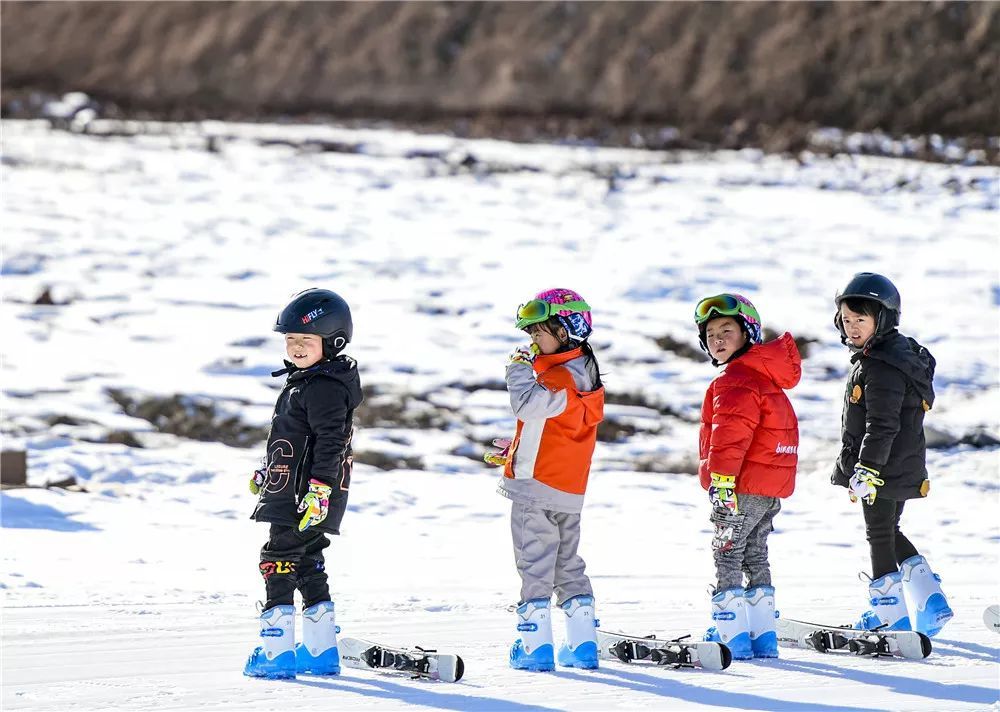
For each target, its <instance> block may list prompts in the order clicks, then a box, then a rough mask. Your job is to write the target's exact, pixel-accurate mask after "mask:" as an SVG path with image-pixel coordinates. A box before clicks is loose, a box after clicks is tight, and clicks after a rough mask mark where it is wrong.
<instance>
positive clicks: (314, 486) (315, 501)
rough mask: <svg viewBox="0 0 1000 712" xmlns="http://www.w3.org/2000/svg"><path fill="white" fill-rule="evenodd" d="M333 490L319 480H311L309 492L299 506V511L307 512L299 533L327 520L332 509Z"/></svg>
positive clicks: (300, 523) (301, 522)
mask: <svg viewBox="0 0 1000 712" xmlns="http://www.w3.org/2000/svg"><path fill="white" fill-rule="evenodd" d="M332 491H333V488H332V487H331V486H330V485H326V484H323V483H322V482H320V481H319V480H309V491H308V492H306V496H305V497H303V498H302V502H301V503H300V504H299V511H300V512H305V515H304V516H303V517H302V521H300V522H299V531H300V532H304V531H305V530H306V529H308V528H309V527H312V526H315V525H317V524H319V523H320V522H322V521H323V520H324V519H326V515H327V512H328V511H329V509H330V493H331V492H332Z"/></svg>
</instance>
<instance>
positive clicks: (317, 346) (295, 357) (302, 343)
mask: <svg viewBox="0 0 1000 712" xmlns="http://www.w3.org/2000/svg"><path fill="white" fill-rule="evenodd" d="M285 353H287V354H288V360H289V361H291V362H292V363H294V364H295V365H296V366H297V367H298V368H309V367H310V366H315V365H316V364H317V363H319V362H320V361H321V360H322V359H323V339H322V338H321V337H319V336H317V335H316V334H285Z"/></svg>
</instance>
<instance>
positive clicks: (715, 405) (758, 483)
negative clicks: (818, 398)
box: [698, 333, 802, 497]
mask: <svg viewBox="0 0 1000 712" xmlns="http://www.w3.org/2000/svg"><path fill="white" fill-rule="evenodd" d="M801 376H802V358H801V356H799V350H798V347H796V345H795V340H794V339H793V338H792V335H791V334H788V333H786V334H785V335H784V336H782V337H781V338H779V339H775V340H774V341H769V342H768V343H766V344H759V345H756V346H752V347H750V350H749V351H747V352H746V353H745V354H743V355H742V356H740V357H738V358H737V359H736V360H735V361H732V362H731V363H729V364H727V365H726V370H725V371H723V372H722V373H721V374H719V376H718V377H716V379H715V380H714V381H712V383H711V385H709V387H708V392H707V393H705V402H704V403H702V406H701V433H700V437H699V447H698V455H699V457H700V459H701V467H700V468H699V475H700V477H701V486H702V487H704V488H705V489H708V486H709V484H710V483H711V474H712V473H713V472H717V473H719V474H722V475H736V493H737V494H743V493H746V494H757V495H762V496H765V497H788V496H789V495H790V494H791V493H792V491H793V490H794V489H795V470H796V467H797V465H798V450H799V422H798V419H797V418H796V417H795V411H794V410H793V409H792V404H791V403H790V402H789V400H788V396H786V395H785V392H784V391H785V389H788V388H793V387H794V386H795V385H796V384H797V383H798V382H799V378H801Z"/></svg>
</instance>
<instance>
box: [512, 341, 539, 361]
mask: <svg viewBox="0 0 1000 712" xmlns="http://www.w3.org/2000/svg"><path fill="white" fill-rule="evenodd" d="M537 355H538V345H537V344H531V345H530V346H518V347H517V348H516V349H514V350H513V351H511V352H510V362H511V363H520V364H524V365H525V366H530V365H531V364H532V363H534V361H535V356H537Z"/></svg>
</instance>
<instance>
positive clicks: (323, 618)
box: [295, 601, 340, 675]
mask: <svg viewBox="0 0 1000 712" xmlns="http://www.w3.org/2000/svg"><path fill="white" fill-rule="evenodd" d="M339 632H340V629H339V628H338V627H337V624H336V621H335V620H334V615H333V601H323V602H321V603H317V604H316V605H315V606H311V607H309V608H307V609H305V610H304V611H302V642H301V643H299V644H298V645H296V646H295V662H296V669H297V671H298V672H299V673H311V674H313V675H339V674H340V653H339V652H338V650H337V633H339Z"/></svg>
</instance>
